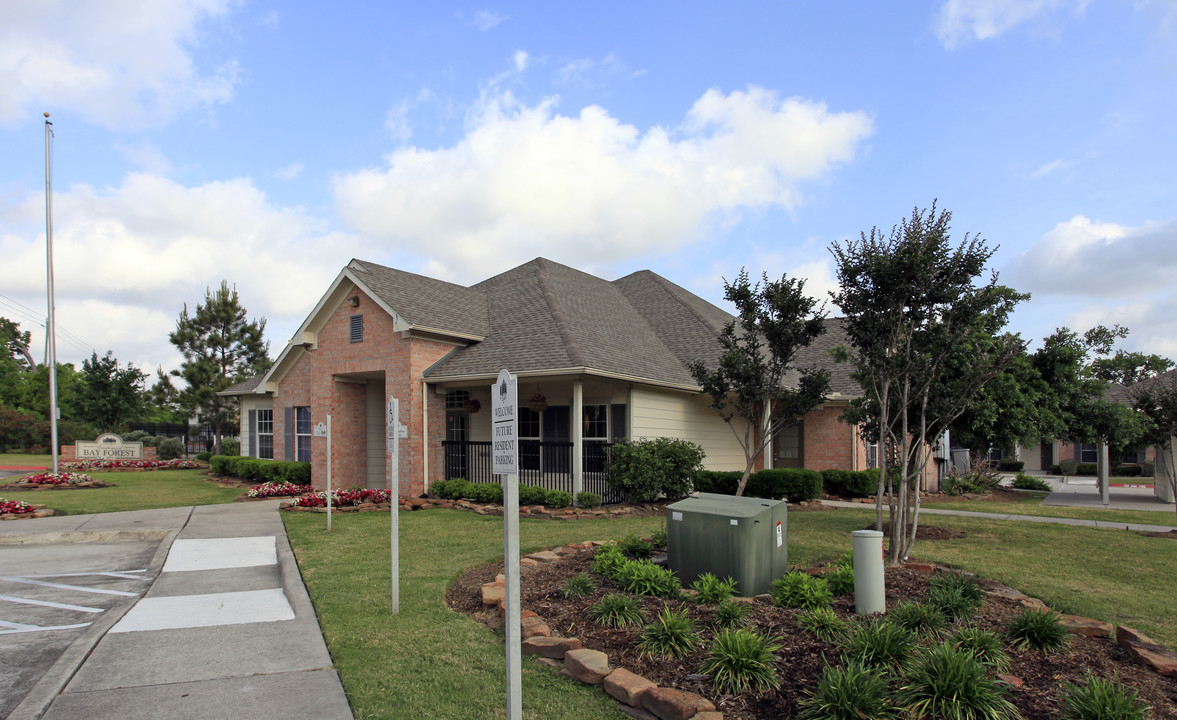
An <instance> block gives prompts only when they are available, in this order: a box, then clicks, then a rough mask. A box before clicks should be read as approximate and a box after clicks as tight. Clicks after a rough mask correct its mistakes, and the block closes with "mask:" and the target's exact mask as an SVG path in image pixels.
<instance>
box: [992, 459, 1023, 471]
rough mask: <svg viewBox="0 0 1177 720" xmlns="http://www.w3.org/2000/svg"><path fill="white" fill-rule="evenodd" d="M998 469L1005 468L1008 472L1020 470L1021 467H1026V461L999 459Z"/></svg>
mask: <svg viewBox="0 0 1177 720" xmlns="http://www.w3.org/2000/svg"><path fill="white" fill-rule="evenodd" d="M997 467H998V469H999V470H1006V471H1008V472H1021V471H1022V468H1024V467H1026V463H1024V462H1022V461H1021V460H1000V461H998V463H997Z"/></svg>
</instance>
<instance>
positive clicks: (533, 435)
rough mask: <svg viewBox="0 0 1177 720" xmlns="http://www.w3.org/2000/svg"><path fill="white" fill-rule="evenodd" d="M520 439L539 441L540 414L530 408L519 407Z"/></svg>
mask: <svg viewBox="0 0 1177 720" xmlns="http://www.w3.org/2000/svg"><path fill="white" fill-rule="evenodd" d="M519 439H520V440H539V413H537V412H536V411H534V410H532V409H531V408H529V407H523V406H520V407H519Z"/></svg>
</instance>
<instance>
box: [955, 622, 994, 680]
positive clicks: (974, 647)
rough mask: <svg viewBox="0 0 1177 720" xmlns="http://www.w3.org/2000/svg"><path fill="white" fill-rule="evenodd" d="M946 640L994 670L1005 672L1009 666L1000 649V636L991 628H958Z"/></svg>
mask: <svg viewBox="0 0 1177 720" xmlns="http://www.w3.org/2000/svg"><path fill="white" fill-rule="evenodd" d="M948 642H950V643H951V644H952V645H953V646H954V647H957V648H960V649H961V650H963V651H965V652H970V653H972V654H973V657H975V658H976V659H977V661H978V662H980V663H981V664H982V665H985V666H987V667H990V668H992V669H993V670H995V671H996V672H1005V671H1006V670H1007V669H1008V668H1009V656H1008V655H1006V654H1005V651H1004V650H1002V649H1001V638H1000V637H999V636H998V635H997V633H995V632H993V631H991V630H982V629H980V628H971V627H966V628H960V629H959V630H957V631H956V632H955V633H953V634H952V636H951V637H950V638H948Z"/></svg>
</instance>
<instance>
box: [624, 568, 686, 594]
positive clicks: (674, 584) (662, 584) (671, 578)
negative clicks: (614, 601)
mask: <svg viewBox="0 0 1177 720" xmlns="http://www.w3.org/2000/svg"><path fill="white" fill-rule="evenodd" d="M614 580H615V581H616V582H617V584H618V585H620V586H621V589H622V590H624V591H626V592H630V593H633V594H635V595H652V596H654V597H673V596H675V595H677V594H678V592H679V590H681V589H682V585H681V583H680V582H679V579H678V578H677V577H676V576H675V574H674V572H673V571H671V570H668V569H667V568H664V567H662V566H660V565H655V564H654V563H652V562H650V561H649V560H630V561H628V562H626V563H625V564H624V565H622V566H621V567H619V568H618V569H617V572H616V575H615V576H614Z"/></svg>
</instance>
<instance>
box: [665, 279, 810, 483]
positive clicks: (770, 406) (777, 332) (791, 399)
mask: <svg viewBox="0 0 1177 720" xmlns="http://www.w3.org/2000/svg"><path fill="white" fill-rule="evenodd" d="M724 297H725V298H726V299H727V300H728V301H730V302H731V303H733V304H734V305H735V306H736V314H737V315H736V319H734V320H732V321H731V322H729V323H728V324H727V325H726V326H725V327H724V328H723V331H722V332H721V333H720V335H719V345H720V350H721V352H720V356H719V361H718V364H717V365H716V366H715V367H714V368H712V367H709V366H708V364H707V363H705V362H703V361H702V360H695V361H693V362H691V363H689V364H688V368H689V369H690V372H691V375H692V376H693V377H694V378H695V382H697V383H699V385H700V386H701V387H702V389H703V392H704V393H706V394H708V395H710V396H711V406H712V407H713V408H715V410H716V411H717V412H718V413H719V415H720V417H722V418H723V419H724V422H726V423H727V424H728V427H729V428H731V431H732V433H733V434H734V435H735V436H736V440H737V441H738V442H739V443H740V447H742V448H743V450H744V458H745V460H746V464H745V466H744V475H743V477H742V478H740V483H739V485H738V486H737V488H736V495H743V494H744V488H745V486H747V484H748V476H749V475H751V473H752V468H753V467H754V466H755V464H756V458H757V457H759V456H760V455H761V453H763V452H764V448H765V447H766V446H767V445H768V441H769V439H770V438H772V437H773V436H775V435H776V434H777V432H779V431H780V430H781V429H782V428H784V427H787V426H789V425H791V424H793V423H796V422H797V421H798V420H800V419H801V418H802V417H804V416H805V414H806V413H808V412H809V411H811V410H813V409H814V408H816V407H817V406H818V404H819V403H821V402H822V401H823V400H825V397H826V393H827V391H828V390H829V386H830V378H829V374H828V373H827V372H826V371H824V370H818V369H816V368H796V367H794V366H793V361H794V359H795V358H796V356H797V352H798V351H799V350H800V349H802V348H804V347H806V346H808V345H809V344H810V343H812V342H813V341H814V340H815V339H816V338H817V337H818V336H819V335H821V334H822V333H823V332H825V325H824V318H825V313H824V311H823V310H822V309H820V308H818V307H817V301H816V300H814V299H813V298H811V297H808V296H807V295H806V294H805V281H804V280H800V279H796V278H788V277H781V279H780V280H776V281H769V279H768V274H767V273H766V274H765V275H764V277H763V279H762V280H761V281H760V282H758V283H756V284H755V285H753V284H752V283H751V282H750V281H749V279H748V271H747V270H740V274H739V276H738V277H737V278H736V281H735V282H733V283H728V282H726V281H725V282H724ZM736 418H739V419H740V420H742V421H743V422H741V423H739V427H737V425H736V423H734V422H733V420H735V419H736Z"/></svg>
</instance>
